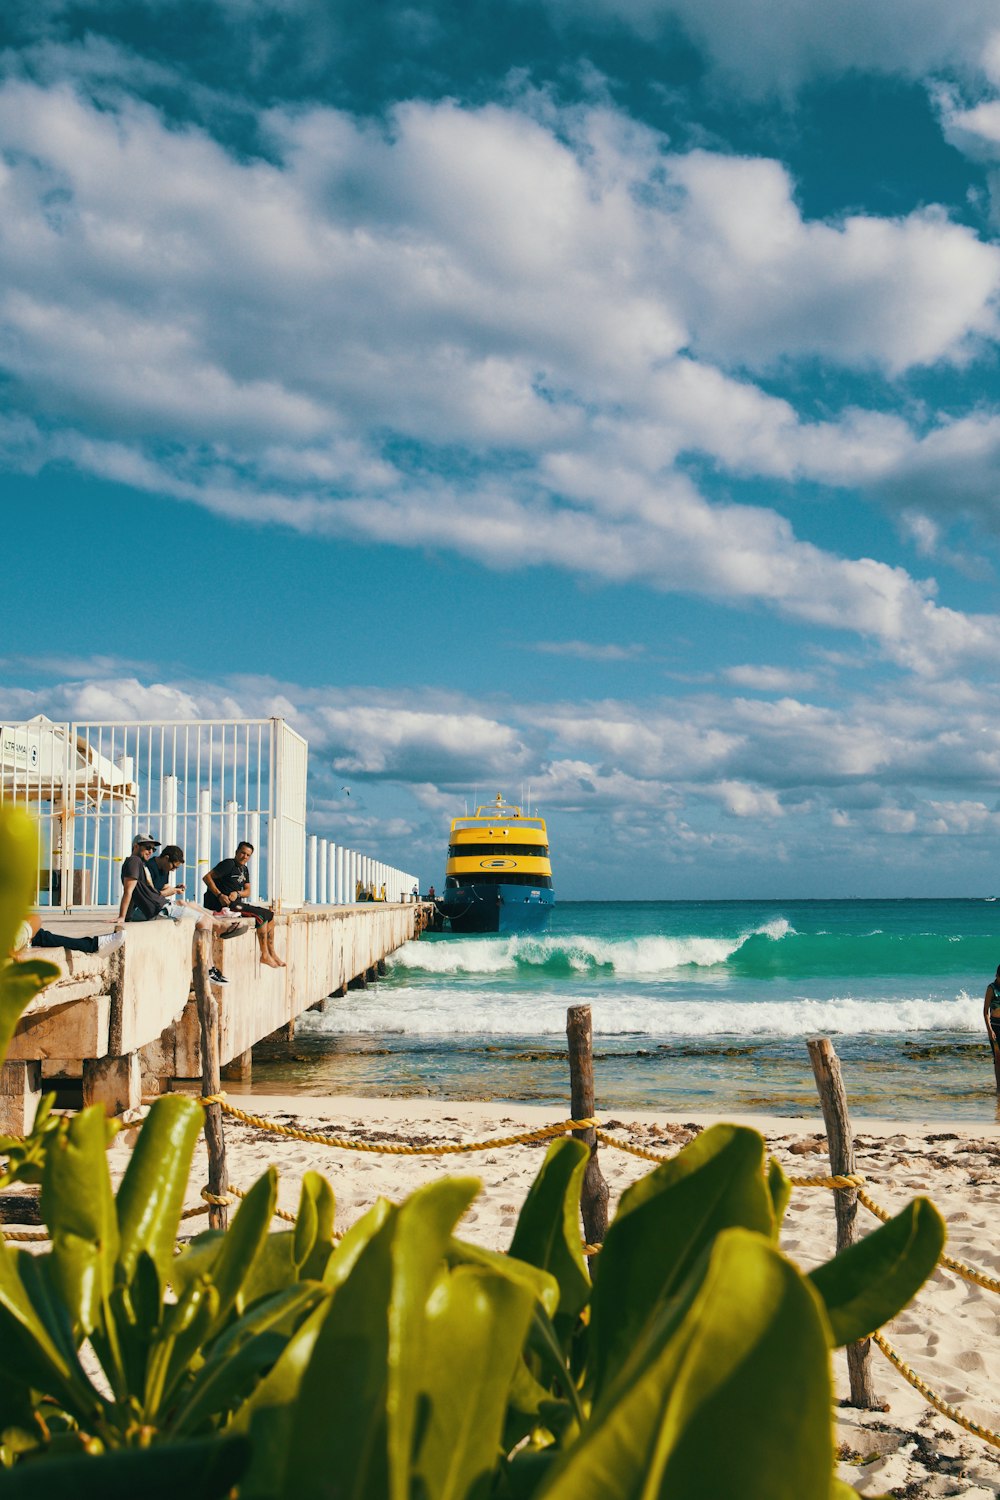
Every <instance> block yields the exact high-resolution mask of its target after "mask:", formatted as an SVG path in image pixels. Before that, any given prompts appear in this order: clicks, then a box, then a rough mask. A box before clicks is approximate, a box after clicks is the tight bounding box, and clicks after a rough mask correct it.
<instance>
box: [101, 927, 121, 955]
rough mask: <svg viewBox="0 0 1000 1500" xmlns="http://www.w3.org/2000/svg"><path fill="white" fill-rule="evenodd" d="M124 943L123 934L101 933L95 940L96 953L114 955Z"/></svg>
mask: <svg viewBox="0 0 1000 1500" xmlns="http://www.w3.org/2000/svg"><path fill="white" fill-rule="evenodd" d="M124 941H125V934H124V932H102V933H101V934H100V936H99V937H98V939H97V951H98V953H114V951H115V949H116V948H120V947H121V945H122V943H124Z"/></svg>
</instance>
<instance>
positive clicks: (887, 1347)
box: [872, 1333, 1000, 1448]
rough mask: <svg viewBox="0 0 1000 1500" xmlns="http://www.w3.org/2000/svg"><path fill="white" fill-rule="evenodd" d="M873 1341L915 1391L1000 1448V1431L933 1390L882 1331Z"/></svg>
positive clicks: (954, 1420) (959, 1423)
mask: <svg viewBox="0 0 1000 1500" xmlns="http://www.w3.org/2000/svg"><path fill="white" fill-rule="evenodd" d="M872 1342H873V1343H874V1344H877V1345H878V1347H879V1348H880V1349H881V1351H882V1353H883V1354H884V1355H885V1357H886V1359H887V1360H888V1361H889V1363H890V1364H892V1365H895V1367H896V1369H897V1370H898V1371H899V1373H900V1375H902V1377H903V1379H904V1380H905V1381H907V1382H908V1383H909V1384H910V1385H912V1387H913V1389H914V1390H915V1391H919V1392H920V1394H921V1396H923V1398H924V1400H925V1401H926V1402H927V1403H928V1404H929V1405H930V1406H933V1407H934V1408H935V1410H936V1411H939V1412H940V1413H941V1415H942V1416H945V1417H947V1418H948V1419H949V1421H951V1422H957V1423H958V1425H959V1427H964V1428H965V1430H966V1432H971V1433H972V1434H973V1436H974V1437H978V1438H982V1440H983V1442H984V1443H991V1444H992V1445H993V1447H994V1448H1000V1432H994V1431H993V1428H992V1427H984V1426H983V1425H982V1424H981V1423H980V1422H974V1421H973V1420H972V1418H971V1417H967V1416H966V1415H965V1413H964V1412H962V1411H960V1410H959V1408H958V1407H957V1406H952V1404H951V1402H950V1401H945V1400H943V1399H942V1397H941V1396H939V1395H937V1393H936V1392H935V1391H932V1390H931V1388H930V1386H929V1385H928V1384H927V1382H926V1381H925V1380H921V1378H920V1376H919V1375H918V1374H917V1372H916V1370H913V1369H911V1367H910V1366H909V1365H908V1364H907V1363H906V1360H905V1359H903V1357H902V1356H901V1355H900V1354H898V1353H897V1352H896V1350H895V1349H894V1348H893V1347H892V1345H891V1344H890V1343H889V1342H888V1340H887V1339H884V1338H883V1337H882V1335H881V1334H880V1333H873V1334H872Z"/></svg>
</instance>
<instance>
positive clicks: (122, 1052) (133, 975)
mask: <svg viewBox="0 0 1000 1500" xmlns="http://www.w3.org/2000/svg"><path fill="white" fill-rule="evenodd" d="M46 917H47V919H48V921H49V922H50V923H51V925H52V927H53V928H54V929H55V930H57V931H63V932H67V933H69V932H71V931H75V932H98V931H101V930H107V928H108V925H109V924H108V922H107V916H106V913H101V914H90V916H89V917H88V916H86V915H84V914H82V913H80V914H75V915H74V916H72V917H65V916H59V917H58V918H57V916H56V914H55V913H52V914H49V913H46ZM423 926H424V911H423V908H422V907H421V906H420V905H419V904H417V903H404V904H398V903H392V902H373V903H365V904H362V905H356V906H340V907H321V906H311V907H307V908H305V909H302V910H296V911H292V912H288V913H286V914H284V915H279V916H278V917H277V919H276V922H275V946H276V948H277V951H278V953H279V954H281V956H282V957H283V958H284V960H285V964H286V967H285V968H283V969H271V968H267V967H266V966H264V965H262V964H261V963H260V959H259V949H258V946H257V940H256V937H255V935H254V932H253V929H252V928H251V929H250V930H249V931H248V932H246V933H245V934H242V935H240V936H238V937H235V938H231V939H229V940H226V941H223V940H222V939H221V938H218V937H216V938H215V940H214V955H213V958H214V962H215V963H216V964H217V965H218V966H219V968H220V969H221V970H222V971H223V973H224V974H225V975H226V977H227V979H228V981H229V982H228V984H225V985H220V986H218V987H217V991H216V993H217V995H218V1000H219V1043H220V1061H221V1063H222V1065H223V1066H224V1067H229V1066H230V1065H232V1069H233V1076H236V1074H237V1073H238V1075H239V1076H240V1077H242V1078H243V1079H244V1080H246V1079H248V1077H249V1074H250V1066H251V1063H250V1058H251V1050H252V1048H253V1045H254V1043H255V1042H259V1041H263V1039H264V1038H265V1037H268V1036H271V1035H272V1034H273V1033H275V1032H276V1031H278V1030H279V1029H281V1028H286V1027H287V1028H290V1029H292V1030H293V1029H294V1023H295V1019H296V1017H297V1016H300V1015H301V1014H302V1013H303V1012H304V1011H307V1010H309V1009H311V1008H312V1007H313V1006H316V1005H317V1004H318V1003H320V1002H322V1001H324V1000H326V999H327V997H329V996H334V995H336V994H341V995H342V994H346V992H347V986H348V985H349V984H350V983H351V982H352V981H353V980H355V979H357V978H359V977H361V976H364V975H366V974H369V973H374V972H375V971H381V972H384V960H385V958H386V956H387V955H388V954H390V953H392V952H394V950H395V949H397V948H399V947H401V946H402V944H403V943H405V942H408V941H409V940H410V939H411V938H413V937H415V936H417V935H418V934H419V932H420V930H421V929H422V927H423ZM125 931H126V940H125V944H124V946H123V947H121V948H120V949H118V951H117V952H115V953H112V954H110V955H108V956H107V957H105V956H104V955H101V954H87V953H74V952H71V951H67V950H65V949H62V948H52V949H46V950H44V952H42V953H40V951H39V950H37V949H35V950H31V951H32V952H33V954H35V955H38V956H42V957H45V958H46V959H50V960H52V961H54V962H55V963H57V964H58V966H59V968H60V970H61V974H60V977H59V979H57V980H56V981H55V982H54V983H53V984H51V985H49V987H48V988H47V989H46V990H44V991H43V992H42V993H41V994H40V995H39V996H38V997H37V998H36V999H35V1000H34V1001H33V1002H32V1004H31V1006H30V1007H29V1008H28V1010H27V1011H26V1012H25V1015H24V1016H23V1017H22V1019H21V1021H20V1023H19V1025H18V1029H17V1032H16V1034H15V1036H14V1039H13V1041H12V1043H11V1047H10V1050H9V1052H8V1054H7V1057H8V1060H7V1062H6V1063H5V1064H4V1065H3V1067H2V1068H0V1133H4V1134H23V1133H24V1131H25V1130H26V1129H28V1128H29V1127H30V1124H31V1120H32V1118H33V1117H34V1111H35V1107H36V1105H37V1102H38V1098H39V1096H40V1094H41V1093H42V1092H44V1090H45V1088H46V1087H51V1083H50V1080H52V1079H55V1078H61V1079H79V1080H80V1081H81V1084H82V1088H83V1099H84V1103H85V1104H92V1103H100V1104H103V1105H104V1107H105V1108H106V1109H107V1111H108V1113H109V1114H115V1115H119V1114H123V1113H125V1112H127V1111H128V1110H130V1109H134V1108H136V1107H137V1106H138V1105H139V1103H140V1102H141V1099H142V1096H143V1094H146V1095H148V1094H151V1093H156V1092H160V1091H162V1090H167V1089H169V1088H170V1087H171V1083H172V1080H174V1079H191V1078H198V1077H200V1074H201V1053H200V1031H199V1026H198V1014H197V1010H196V1007H195V1003H194V999H193V995H192V990H191V982H192V940H193V935H194V923H193V922H191V921H184V922H180V923H175V922H168V921H162V920H161V921H157V922H134V923H130V924H128V926H127V927H126V929H125ZM330 1003H331V1004H335V1003H336V1002H335V1001H334V1000H331V1001H330Z"/></svg>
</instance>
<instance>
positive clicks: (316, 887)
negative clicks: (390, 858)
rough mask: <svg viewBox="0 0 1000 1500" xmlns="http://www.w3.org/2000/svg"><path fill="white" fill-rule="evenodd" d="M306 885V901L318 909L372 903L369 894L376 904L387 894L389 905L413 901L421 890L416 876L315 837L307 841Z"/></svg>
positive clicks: (312, 836)
mask: <svg viewBox="0 0 1000 1500" xmlns="http://www.w3.org/2000/svg"><path fill="white" fill-rule="evenodd" d="M305 881H306V885H305V889H306V901H307V902H308V903H309V904H310V905H316V906H347V905H350V904H351V903H352V902H353V901H356V900H367V899H369V897H368V896H367V895H366V894H365V893H366V892H369V891H370V892H371V893H372V894H373V895H374V897H375V899H376V900H381V899H382V895H383V892H384V895H385V899H386V901H411V900H415V899H416V898H415V895H414V892H416V891H417V890H418V889H419V887H418V885H417V877H416V876H415V875H407V874H406V872H405V871H404V870H400V869H397V868H396V866H395V865H389V864H386V863H384V862H383V861H382V860H377V859H373V858H372V857H371V856H370V855H367V854H358V853H356V851H355V850H353V849H345V848H344V847H343V846H342V845H340V844H335V843H334V842H333V840H332V839H324V838H320V837H319V835H318V834H315V833H311V834H310V835H309V837H308V841H307V854H306V863H305Z"/></svg>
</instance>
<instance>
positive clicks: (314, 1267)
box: [295, 1172, 336, 1281]
mask: <svg viewBox="0 0 1000 1500" xmlns="http://www.w3.org/2000/svg"><path fill="white" fill-rule="evenodd" d="M335 1208H336V1205H335V1203H334V1197H333V1188H332V1187H331V1186H330V1184H329V1183H328V1182H327V1180H326V1178H325V1177H323V1176H322V1175H321V1174H320V1173H319V1172H303V1174H302V1187H301V1189H300V1193H299V1211H298V1215H297V1216H296V1220H295V1263H296V1265H297V1266H299V1267H300V1273H299V1274H300V1275H301V1276H303V1277H305V1278H306V1279H307V1280H309V1281H319V1280H320V1279H321V1278H322V1275H323V1272H324V1271H325V1270H326V1263H327V1261H328V1260H329V1259H330V1256H331V1254H332V1252H333V1225H334V1216H335Z"/></svg>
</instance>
